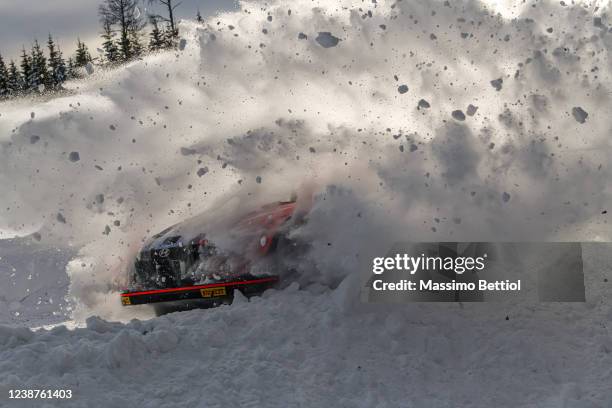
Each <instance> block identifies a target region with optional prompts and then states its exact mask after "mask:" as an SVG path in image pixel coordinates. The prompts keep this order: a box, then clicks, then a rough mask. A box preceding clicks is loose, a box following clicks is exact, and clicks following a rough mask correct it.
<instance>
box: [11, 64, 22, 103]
mask: <svg viewBox="0 0 612 408" xmlns="http://www.w3.org/2000/svg"><path fill="white" fill-rule="evenodd" d="M8 88H9V92H10V95H11V96H15V95H17V94H19V92H21V74H20V73H19V69H17V65H15V61H13V60H11V62H10V64H9V68H8Z"/></svg>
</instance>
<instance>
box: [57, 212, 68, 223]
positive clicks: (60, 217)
mask: <svg viewBox="0 0 612 408" xmlns="http://www.w3.org/2000/svg"><path fill="white" fill-rule="evenodd" d="M56 218H57V221H58V222H61V223H62V224H65V223H66V217H64V214H62V213H57V217H56Z"/></svg>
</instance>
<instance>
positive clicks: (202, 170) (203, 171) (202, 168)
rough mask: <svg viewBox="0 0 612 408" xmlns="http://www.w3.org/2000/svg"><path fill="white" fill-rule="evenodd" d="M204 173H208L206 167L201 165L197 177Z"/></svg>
mask: <svg viewBox="0 0 612 408" xmlns="http://www.w3.org/2000/svg"><path fill="white" fill-rule="evenodd" d="M206 173H208V167H201V168H199V169H198V177H202V176H203V175H205V174H206Z"/></svg>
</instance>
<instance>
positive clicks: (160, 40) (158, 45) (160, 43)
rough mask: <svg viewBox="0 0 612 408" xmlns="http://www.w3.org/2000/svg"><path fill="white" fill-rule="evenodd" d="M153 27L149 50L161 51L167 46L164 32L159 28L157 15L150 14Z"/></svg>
mask: <svg viewBox="0 0 612 408" xmlns="http://www.w3.org/2000/svg"><path fill="white" fill-rule="evenodd" d="M149 21H150V22H151V25H152V26H153V29H152V30H151V32H150V33H149V51H159V50H161V49H162V48H164V47H165V46H166V41H165V38H164V33H163V32H162V31H161V30H160V29H159V24H158V23H157V16H149Z"/></svg>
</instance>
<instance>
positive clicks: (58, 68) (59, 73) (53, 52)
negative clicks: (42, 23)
mask: <svg viewBox="0 0 612 408" xmlns="http://www.w3.org/2000/svg"><path fill="white" fill-rule="evenodd" d="M47 48H48V49H49V81H48V84H47V86H49V87H50V88H51V89H54V88H58V87H59V86H60V85H61V84H62V82H64V81H65V80H66V63H65V62H64V59H63V58H62V52H61V51H60V49H59V48H56V47H55V43H54V42H53V38H52V37H51V34H49V39H48V40H47Z"/></svg>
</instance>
